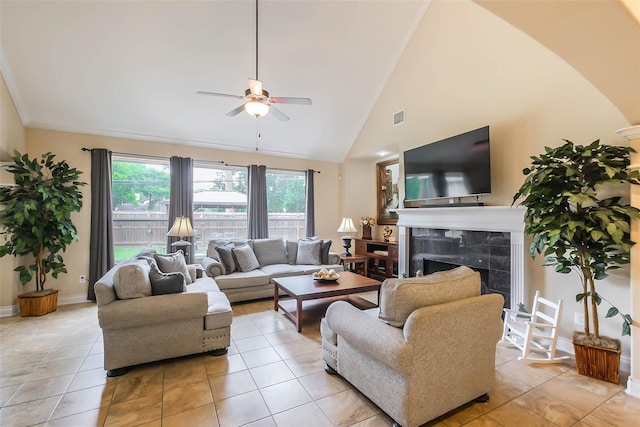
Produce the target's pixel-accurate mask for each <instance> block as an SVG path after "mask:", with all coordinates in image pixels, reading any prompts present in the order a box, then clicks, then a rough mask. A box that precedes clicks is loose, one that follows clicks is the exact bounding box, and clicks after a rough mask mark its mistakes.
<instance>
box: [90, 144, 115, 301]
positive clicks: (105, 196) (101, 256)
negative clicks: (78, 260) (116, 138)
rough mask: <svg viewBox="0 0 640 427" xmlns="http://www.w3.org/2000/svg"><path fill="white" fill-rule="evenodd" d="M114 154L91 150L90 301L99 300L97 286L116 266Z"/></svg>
mask: <svg viewBox="0 0 640 427" xmlns="http://www.w3.org/2000/svg"><path fill="white" fill-rule="evenodd" d="M111 212H112V208H111V151H108V150H106V149H104V148H94V149H92V150H91V236H90V240H89V289H88V291H87V299H89V300H92V301H95V300H96V294H95V292H94V291H93V285H94V284H95V283H96V282H97V281H98V279H99V278H101V277H102V276H103V275H104V274H105V273H106V272H107V271H108V270H109V269H110V268H111V267H113V264H114V255H113V223H112V217H111Z"/></svg>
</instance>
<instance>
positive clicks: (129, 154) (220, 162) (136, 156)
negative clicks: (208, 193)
mask: <svg viewBox="0 0 640 427" xmlns="http://www.w3.org/2000/svg"><path fill="white" fill-rule="evenodd" d="M81 150H82V151H93V150H94V149H93V148H86V147H82V149H81ZM111 153H112V154H115V155H118V156H128V157H135V158H138V159H154V160H167V159H168V157H162V156H151V155H147V154H131V153H121V152H118V151H112V152H111ZM194 162H197V163H213V164H218V165H225V166H231V167H238V168H246V167H248V166H249V165H231V164H229V163H226V162H225V161H223V160H195V159H194ZM274 169H277V170H281V171H287V172H304V171H301V170H298V169H281V168H274ZM313 173H322V172H320V171H317V170H314V171H313Z"/></svg>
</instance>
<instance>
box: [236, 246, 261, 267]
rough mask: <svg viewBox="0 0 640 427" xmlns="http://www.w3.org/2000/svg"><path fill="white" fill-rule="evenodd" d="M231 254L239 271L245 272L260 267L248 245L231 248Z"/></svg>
mask: <svg viewBox="0 0 640 427" xmlns="http://www.w3.org/2000/svg"><path fill="white" fill-rule="evenodd" d="M233 256H234V257H235V259H236V265H237V266H238V270H239V271H242V272H246V271H251V270H255V269H256V268H258V267H260V263H259V262H258V259H257V258H256V254H254V253H253V250H252V249H251V247H250V246H249V245H244V246H240V247H239V248H233Z"/></svg>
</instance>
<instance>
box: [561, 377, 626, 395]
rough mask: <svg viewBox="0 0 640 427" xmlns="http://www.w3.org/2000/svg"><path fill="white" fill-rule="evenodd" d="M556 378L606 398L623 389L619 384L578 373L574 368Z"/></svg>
mask: <svg viewBox="0 0 640 427" xmlns="http://www.w3.org/2000/svg"><path fill="white" fill-rule="evenodd" d="M557 378H558V379H559V380H562V381H567V382H569V383H571V384H573V385H575V386H576V387H580V388H583V389H584V390H587V391H590V392H591V393H595V394H598V395H600V396H604V397H606V398H610V397H611V396H613V395H614V394H616V393H618V392H620V391H622V390H624V387H623V386H621V385H618V384H611V383H608V382H605V381H598V380H594V379H592V378H589V377H586V376H584V375H580V374H579V373H578V371H576V370H568V371H566V372H564V373H563V374H562V375H559V376H558V377H557Z"/></svg>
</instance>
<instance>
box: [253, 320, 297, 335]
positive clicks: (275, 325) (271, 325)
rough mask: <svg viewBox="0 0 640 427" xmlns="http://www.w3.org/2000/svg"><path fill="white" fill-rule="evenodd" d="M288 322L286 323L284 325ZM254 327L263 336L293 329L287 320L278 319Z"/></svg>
mask: <svg viewBox="0 0 640 427" xmlns="http://www.w3.org/2000/svg"><path fill="white" fill-rule="evenodd" d="M285 322H288V323H285ZM256 326H257V327H258V329H259V330H260V332H261V333H263V334H270V333H274V332H278V331H286V330H289V329H291V328H292V327H293V323H291V322H290V321H289V319H278V320H271V321H266V322H261V323H257V324H256Z"/></svg>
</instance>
